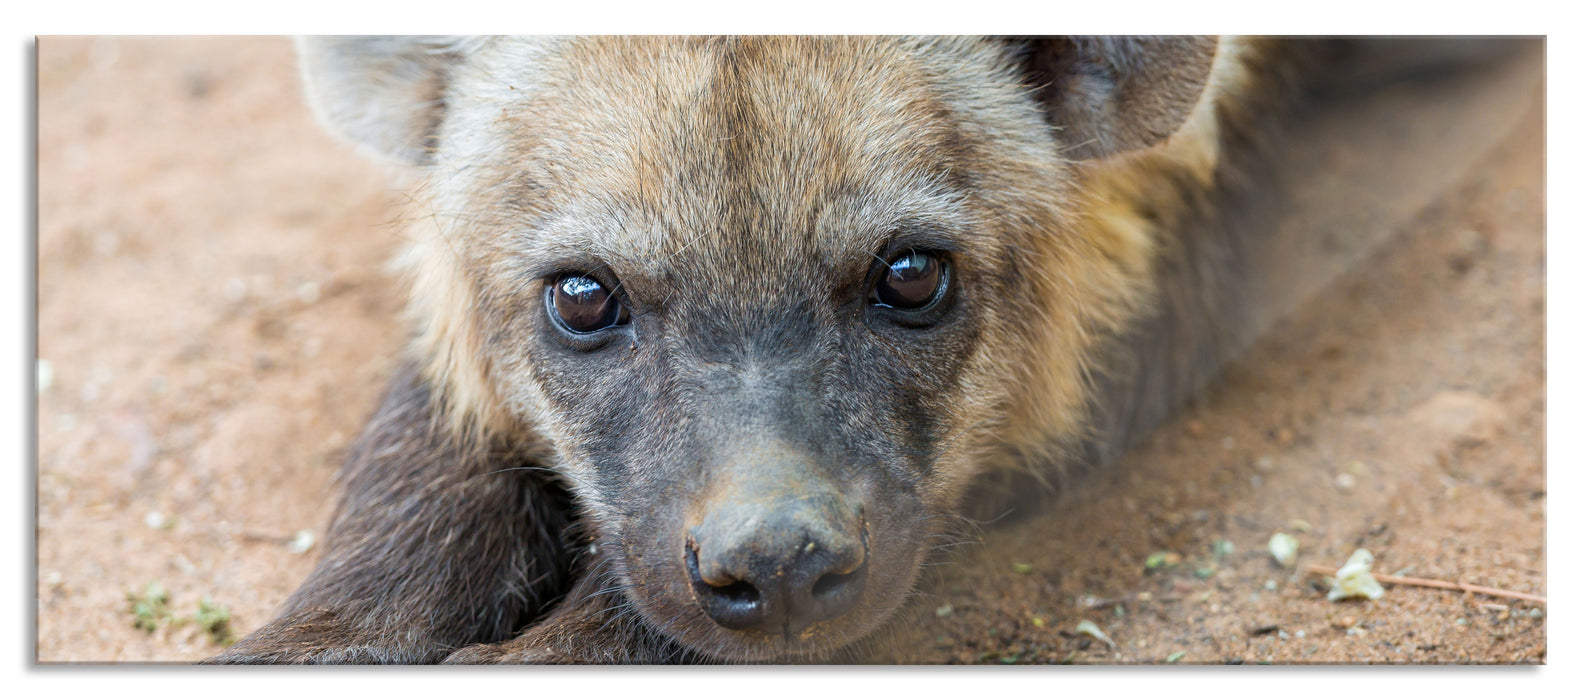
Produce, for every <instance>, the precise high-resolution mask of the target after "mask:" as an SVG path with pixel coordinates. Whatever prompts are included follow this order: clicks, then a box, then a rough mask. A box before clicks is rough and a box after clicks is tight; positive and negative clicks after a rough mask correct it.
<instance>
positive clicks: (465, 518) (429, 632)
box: [210, 366, 571, 663]
mask: <svg viewBox="0 0 1582 700" xmlns="http://www.w3.org/2000/svg"><path fill="white" fill-rule="evenodd" d="M434 401H435V398H434V396H433V395H432V393H431V392H430V390H429V388H428V387H427V386H426V385H425V383H424V382H423V381H422V380H420V379H419V378H418V377H417V374H416V372H415V371H414V370H413V368H412V367H411V366H407V367H405V368H403V369H402V370H401V371H400V372H399V373H398V375H397V377H396V379H395V380H394V382H393V383H392V384H391V386H390V388H389V390H388V391H387V393H386V395H385V398H384V401H383V403H382V405H381V406H380V408H379V411H378V413H377V414H376V415H375V416H374V419H373V421H372V422H371V423H370V424H369V425H368V427H367V428H366V429H365V431H364V433H363V435H362V437H361V438H360V439H359V440H358V443H357V445H356V446H355V447H354V448H353V451H352V454H351V456H350V458H349V459H348V460H347V463H346V466H345V467H344V471H343V473H342V476H343V481H344V482H345V485H346V492H345V495H344V497H343V499H342V501H341V503H340V506H339V508H338V509H337V512H336V515H335V518H334V520H333V521H332V523H331V525H330V529H329V534H328V536H327V537H326V538H325V539H326V541H325V545H324V549H325V551H324V555H323V558H322V559H321V560H320V561H319V564H318V566H317V568H315V569H314V571H313V573H312V574H310V575H309V577H308V580H307V581H306V582H305V583H303V584H302V587H301V588H299V589H297V591H296V593H294V594H292V596H291V598H290V599H289V600H288V601H286V604H285V607H284V610H283V612H282V613H281V614H280V616H279V617H278V618H277V619H276V620H274V621H273V622H271V623H269V624H268V625H265V626H264V627H263V628H261V629H259V630H258V631H256V632H254V633H253V634H251V635H248V636H247V638H245V639H243V640H241V641H240V642H237V643H236V644H235V645H233V646H232V647H231V648H229V649H227V650H226V651H225V653H223V654H221V655H219V656H217V657H215V658H213V659H210V662H211V663H433V662H436V661H439V660H440V659H443V658H444V657H445V656H446V655H447V654H449V653H450V652H452V651H454V650H456V649H458V648H461V647H463V646H466V645H469V644H476V643H481V642H492V641H497V640H501V639H506V638H509V637H510V636H511V635H512V634H514V633H515V632H517V631H518V630H520V629H521V628H522V627H524V626H525V625H526V624H527V623H528V622H530V621H532V620H533V619H534V618H536V617H538V616H539V615H540V613H542V612H543V611H544V610H546V609H547V607H548V605H550V604H551V603H553V602H554V600H556V599H558V598H559V596H560V595H561V594H562V593H563V592H564V591H565V588H566V587H567V585H568V583H567V579H568V578H569V571H570V569H571V553H570V546H569V545H568V544H567V542H566V537H567V535H566V530H567V527H568V525H569V523H570V519H571V515H570V514H571V508H570V505H569V501H568V498H567V495H566V493H565V492H564V491H563V490H562V489H561V488H560V487H559V486H557V485H556V484H555V482H554V481H553V480H552V478H551V476H552V475H551V474H550V473H548V471H547V470H546V469H544V468H543V467H542V465H543V460H542V456H541V455H540V456H538V457H535V456H534V455H533V454H531V453H529V452H524V451H523V450H521V449H514V450H510V451H505V452H502V451H490V450H488V449H481V448H474V447H468V446H464V445H461V444H458V442H457V441H456V440H454V439H452V438H450V437H448V436H447V433H446V432H445V430H444V428H443V427H442V424H441V422H440V421H437V420H435V414H436V411H435V405H434Z"/></svg>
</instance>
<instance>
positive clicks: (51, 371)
mask: <svg viewBox="0 0 1582 700" xmlns="http://www.w3.org/2000/svg"><path fill="white" fill-rule="evenodd" d="M34 372H35V374H34V377H35V381H36V382H37V385H38V393H40V394H42V393H44V392H46V391H49V385H51V384H54V383H55V365H53V364H51V363H50V361H49V360H46V359H44V358H42V357H40V358H38V362H37V364H36V366H35V368H34Z"/></svg>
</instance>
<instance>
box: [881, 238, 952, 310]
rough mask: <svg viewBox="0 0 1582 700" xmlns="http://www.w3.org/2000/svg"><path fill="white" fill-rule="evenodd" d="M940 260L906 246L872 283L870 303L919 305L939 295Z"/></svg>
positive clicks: (910, 307) (940, 281)
mask: <svg viewBox="0 0 1582 700" xmlns="http://www.w3.org/2000/svg"><path fill="white" fill-rule="evenodd" d="M944 266H945V264H944V262H943V261H941V260H940V259H939V258H936V257H934V256H932V255H929V254H927V253H920V252H917V251H915V250H909V251H907V252H905V253H902V254H900V255H897V256H896V257H895V258H893V259H891V260H890V262H889V264H888V266H887V267H886V269H885V270H884V271H883V272H882V273H881V274H880V276H879V280H878V281H877V282H875V283H874V285H873V300H874V303H876V304H879V305H880V306H888V307H891V308H895V309H921V308H923V307H925V306H928V305H929V304H931V303H933V302H934V301H935V300H936V299H938V298H939V297H940V296H941V294H940V293H941V292H942V291H943V287H944V284H945V283H944V280H945V276H944Z"/></svg>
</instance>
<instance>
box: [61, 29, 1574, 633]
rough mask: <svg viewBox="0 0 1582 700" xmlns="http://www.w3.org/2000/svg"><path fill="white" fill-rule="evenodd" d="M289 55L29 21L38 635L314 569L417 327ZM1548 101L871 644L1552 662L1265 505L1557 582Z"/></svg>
mask: <svg viewBox="0 0 1582 700" xmlns="http://www.w3.org/2000/svg"><path fill="white" fill-rule="evenodd" d="M292 60H293V59H292V55H291V51H290V47H289V44H288V43H287V42H286V41H284V40H280V39H237V38H223V39H86V38H84V39H78V38H59V39H43V40H40V42H39V56H38V70H39V120H38V123H39V137H38V149H39V151H38V162H39V208H38V216H39V239H38V256H39V261H38V262H39V268H38V270H39V272H38V339H39V340H38V346H39V357H40V358H41V362H45V363H47V364H48V367H49V370H48V374H49V375H50V376H49V380H48V383H47V385H45V384H44V383H43V382H42V381H41V383H40V392H39V396H38V460H39V462H38V474H37V489H38V492H37V498H38V502H37V516H38V520H37V531H36V532H37V556H38V568H37V586H38V617H37V658H38V659H39V660H40V661H46V662H49V661H186V660H195V659H199V658H202V657H205V656H208V655H210V654H213V653H215V652H217V651H218V650H219V649H220V646H219V645H218V644H217V643H216V642H215V641H214V639H213V638H212V637H211V635H209V634H207V633H205V632H204V631H203V630H201V629H199V628H198V626H197V625H195V624H192V623H187V622H182V621H180V620H179V618H190V617H192V616H193V615H194V614H195V612H196V610H197V607H198V604H199V601H200V600H202V599H204V598H209V599H212V600H213V601H214V602H215V603H218V604H220V605H223V606H225V607H226V608H228V609H229V610H230V612H231V614H232V626H233V628H234V631H235V633H236V634H238V635H240V634H245V633H246V632H248V631H250V630H252V629H254V628H256V627H257V626H258V625H260V624H262V623H263V622H265V621H266V620H267V619H268V618H269V616H270V614H271V611H272V610H273V609H274V608H275V607H276V606H277V605H279V604H280V603H281V602H282V601H283V600H284V599H285V598H286V596H287V595H288V594H289V593H290V592H291V590H292V589H293V587H294V586H295V585H296V584H297V583H299V582H300V581H301V580H302V578H303V577H304V576H305V575H306V574H307V572H308V569H309V568H310V566H311V564H312V561H313V558H314V556H315V554H316V550H315V549H313V548H310V549H308V550H307V551H306V552H305V553H297V552H295V551H293V547H292V544H291V543H292V540H293V538H294V537H295V535H296V533H298V532H300V531H304V530H305V531H308V532H310V533H312V534H314V535H321V534H322V530H323V527H324V524H325V522H326V521H327V519H328V516H329V513H330V510H331V508H332V507H333V502H334V498H335V493H334V488H333V484H332V482H331V475H332V473H333V470H334V467H335V465H336V464H337V463H338V461H339V459H340V458H341V455H342V452H343V450H344V448H345V446H346V443H347V441H348V440H349V438H350V437H351V436H353V435H354V434H355V433H356V431H357V430H358V429H359V427H360V425H361V422H362V421H363V420H364V419H365V418H366V416H367V414H368V413H369V412H370V411H371V409H372V408H373V402H374V400H375V398H376V395H377V392H378V390H379V389H380V387H381V382H382V381H383V380H384V379H385V377H386V376H387V374H388V373H389V372H390V371H391V370H392V369H393V364H394V358H395V357H396V356H397V355H398V353H399V349H400V347H401V344H402V342H403V338H404V332H405V331H404V327H403V324H402V322H401V320H400V310H401V304H400V289H399V286H398V285H397V284H396V283H395V281H394V280H393V279H392V278H391V277H390V276H389V275H388V274H387V273H386V272H385V263H386V261H387V260H388V259H389V258H390V257H391V256H392V255H393V253H394V252H395V251H396V250H397V248H398V247H399V245H400V242H401V241H400V235H399V230H400V227H399V222H398V221H396V219H397V217H398V216H399V214H398V213H397V212H398V211H399V205H400V201H401V197H400V194H399V192H398V190H396V189H395V188H394V186H393V185H392V184H390V183H391V180H390V179H389V178H388V173H385V172H381V170H380V168H379V167H378V166H375V165H373V164H370V163H368V162H366V161H365V160H363V159H362V158H360V157H358V155H357V154H355V153H354V152H352V150H351V149H349V148H346V147H345V146H343V145H342V144H340V143H338V142H335V141H333V140H332V139H330V138H329V137H328V136H326V135H324V134H323V133H322V132H321V130H319V129H318V127H316V126H315V125H314V124H313V122H312V119H311V117H310V115H309V113H308V111H307V109H306V108H305V107H304V105H303V103H302V99H301V97H300V93H299V90H298V87H297V84H296V73H295V69H294V66H293V63H292ZM1540 107H1541V103H1539V102H1528V103H1522V104H1521V105H1520V109H1519V110H1518V111H1519V112H1521V113H1524V114H1526V115H1527V116H1525V117H1521V118H1520V119H1519V120H1518V121H1517V122H1516V127H1515V128H1514V129H1513V130H1512V131H1511V132H1510V135H1509V136H1508V137H1502V138H1501V139H1499V140H1498V145H1497V147H1495V148H1493V149H1492V150H1490V151H1488V152H1487V153H1485V154H1482V155H1479V156H1478V157H1477V160H1476V163H1478V165H1477V167H1474V168H1470V169H1469V170H1468V172H1469V173H1470V174H1469V175H1467V176H1465V177H1461V178H1459V179H1458V180H1457V182H1456V183H1455V184H1454V186H1453V187H1450V188H1448V189H1443V190H1440V191H1436V192H1435V193H1434V194H1433V196H1432V197H1427V198H1425V199H1424V203H1425V204H1427V203H1429V202H1432V204H1428V206H1427V207H1426V209H1421V210H1417V209H1414V212H1413V214H1412V216H1410V217H1407V218H1406V219H1404V220H1402V221H1401V222H1399V224H1398V227H1399V229H1400V231H1399V233H1398V234H1397V235H1395V236H1393V238H1392V239H1391V240H1390V242H1388V243H1386V244H1385V245H1383V246H1382V247H1379V248H1378V249H1376V250H1373V251H1372V252H1371V253H1369V254H1368V255H1367V257H1366V258H1365V259H1364V260H1363V262H1362V263H1361V264H1360V265H1357V266H1355V267H1354V268H1353V269H1351V270H1350V271H1349V272H1347V273H1346V274H1344V275H1342V276H1340V277H1339V278H1337V279H1335V280H1333V281H1332V282H1328V283H1326V284H1325V285H1323V286H1322V288H1321V290H1320V291H1319V293H1318V294H1317V295H1316V296H1315V297H1314V300H1313V301H1311V302H1309V303H1306V304H1302V305H1301V306H1299V307H1298V308H1297V310H1296V311H1295V312H1294V313H1292V314H1290V315H1289V316H1287V317H1285V318H1283V319H1282V320H1280V321H1279V322H1278V323H1276V324H1275V325H1274V326H1273V328H1272V330H1271V331H1270V332H1269V333H1267V334H1266V335H1265V337H1264V338H1263V340H1261V341H1260V342H1259V343H1258V344H1257V345H1256V346H1254V347H1253V348H1252V350H1251V351H1249V352H1248V353H1247V355H1246V356H1245V357H1244V358H1242V359H1241V360H1240V361H1238V362H1237V363H1236V364H1235V365H1234V366H1232V367H1231V368H1230V369H1229V370H1228V371H1227V373H1226V376H1225V377H1224V380H1223V381H1222V382H1221V383H1219V384H1218V385H1217V386H1216V387H1215V388H1214V389H1213V390H1211V391H1210V392H1209V393H1208V394H1207V395H1206V396H1205V397H1203V399H1202V400H1200V401H1198V402H1197V403H1196V404H1195V405H1194V406H1192V407H1190V408H1189V409H1187V410H1186V411H1184V412H1183V413H1182V414H1181V415H1180V416H1178V417H1177V419H1176V420H1174V421H1172V422H1171V423H1169V424H1167V425H1166V426H1164V427H1163V428H1162V429H1161V430H1160V431H1158V432H1157V433H1156V434H1155V435H1153V436H1152V437H1151V438H1150V439H1149V440H1147V441H1146V442H1145V444H1143V445H1142V446H1141V447H1140V448H1139V449H1137V450H1135V451H1134V452H1133V453H1131V454H1130V455H1128V456H1127V457H1126V458H1125V459H1124V460H1123V461H1122V463H1121V464H1119V465H1116V467H1115V468H1113V469H1109V470H1105V471H1103V472H1101V473H1096V474H1092V475H1089V476H1088V477H1086V478H1082V479H1077V480H1074V481H1073V482H1072V486H1071V487H1070V488H1069V489H1068V491H1067V492H1066V493H1065V494H1064V495H1063V497H1062V498H1061V499H1060V500H1058V501H1056V502H1055V506H1054V507H1051V508H1050V509H1049V510H1048V512H1046V513H1044V514H1041V515H1039V516H1036V517H1030V518H1026V519H1023V520H1021V521H1018V522H1013V523H1003V524H996V525H994V526H990V527H986V528H985V529H984V531H983V533H982V535H981V537H980V538H979V539H978V544H977V545H976V546H966V547H962V548H959V549H958V550H957V552H956V553H955V554H954V555H953V556H952V557H951V561H949V562H948V563H947V565H945V566H940V567H935V568H933V569H931V571H933V572H935V573H934V574H933V575H931V577H930V580H929V582H928V583H927V584H926V585H925V587H924V592H923V594H922V595H921V596H919V600H918V601H917V602H916V603H915V604H914V605H912V606H911V607H910V608H909V612H907V613H906V614H905V615H904V616H903V619H902V620H901V621H900V622H899V623H898V624H897V625H896V626H895V631H893V632H892V633H891V634H890V635H888V636H887V637H885V638H884V639H887V640H888V641H889V643H888V644H882V643H881V644H880V645H879V646H881V647H883V648H882V649H881V650H880V651H878V652H875V653H874V654H873V656H872V659H873V660H880V661H899V662H909V663H954V662H966V663H1017V664H1023V663H1039V664H1045V663H1160V662H1169V661H1174V662H1176V663H1264V662H1272V663H1403V662H1430V663H1542V662H1544V661H1545V658H1546V656H1545V654H1546V629H1547V627H1546V624H1547V617H1546V616H1545V612H1546V609H1545V606H1543V605H1536V604H1529V603H1524V602H1517V601H1511V600H1502V599H1496V598H1490V597H1485V596H1478V595H1470V594H1464V593H1458V592H1448V591H1437V590H1429V589H1421V588H1414V587H1406V586H1387V592H1386V594H1385V596H1384V597H1383V598H1382V599H1380V600H1378V601H1372V602H1343V603H1331V602H1329V601H1327V600H1326V599H1325V597H1324V595H1323V590H1324V589H1323V587H1322V585H1321V584H1319V583H1317V582H1316V579H1314V578H1312V577H1309V576H1306V575H1303V574H1302V573H1299V572H1298V571H1296V570H1291V569H1282V568H1280V567H1279V566H1277V565H1276V564H1274V563H1273V562H1272V561H1271V559H1270V557H1269V555H1268V553H1267V551H1266V543H1267V541H1268V539H1269V537H1270V535H1272V534H1273V533H1275V532H1277V531H1284V532H1287V533H1290V534H1293V535H1295V536H1297V537H1298V538H1299V540H1300V542H1301V558H1300V561H1299V563H1298V567H1299V568H1300V567H1302V566H1306V565H1308V564H1319V565H1325V566H1330V567H1334V566H1338V565H1340V564H1341V563H1342V562H1343V561H1344V560H1345V559H1346V557H1347V556H1348V555H1349V554H1350V553H1351V552H1352V550H1354V549H1356V548H1358V547H1366V548H1368V549H1370V550H1371V551H1372V552H1373V553H1374V554H1375V555H1376V557H1377V563H1376V564H1375V566H1374V570H1375V571H1378V572H1382V573H1390V572H1397V571H1403V570H1404V571H1405V572H1407V575H1411V576H1417V577H1424V578H1435V579H1444V580H1450V581H1463V582H1468V583H1475V584H1480V585H1487V586H1496V587H1500V588H1507V589H1512V590H1517V591H1524V592H1529V593H1537V594H1543V593H1545V592H1546V579H1545V572H1546V569H1545V541H1544V535H1545V531H1544V524H1545V508H1546V505H1547V494H1546V490H1545V488H1546V487H1545V474H1544V470H1545V464H1544V438H1545V435H1544V415H1545V385H1544V366H1545V365H1544V323H1545V297H1544V253H1545V247H1544V211H1545V204H1544V180H1543V157H1544V132H1543V126H1544V125H1543V121H1542V111H1541V109H1540ZM41 372H42V370H41ZM1220 541H1223V542H1226V543H1229V545H1230V547H1231V549H1230V550H1229V551H1228V552H1227V551H1226V550H1225V549H1224V546H1223V545H1220V546H1219V548H1218V551H1219V554H1216V542H1220ZM299 544H300V542H299ZM1158 552H1168V553H1172V554H1173V555H1174V556H1176V557H1179V562H1178V563H1176V564H1175V565H1173V566H1161V567H1158V568H1155V569H1153V570H1149V569H1148V568H1147V567H1146V565H1145V562H1146V561H1147V560H1148V559H1149V557H1150V555H1152V554H1155V553H1158ZM151 582H158V583H159V584H161V585H162V586H163V587H164V588H165V589H166V590H168V591H169V596H170V603H171V608H172V610H171V612H172V615H173V617H175V618H178V621H177V622H175V623H170V622H165V623H162V624H159V625H158V626H157V628H156V629H155V631H153V632H151V633H150V632H145V631H142V630H138V629H135V628H134V626H133V622H134V616H133V615H132V613H131V612H130V610H129V604H128V599H127V596H128V594H129V593H131V592H137V591H141V590H143V589H144V587H145V586H146V585H147V584H149V583H151ZM1095 601H1098V604H1095ZM1084 619H1086V620H1089V621H1092V622H1094V623H1096V624H1097V625H1098V626H1099V627H1100V628H1102V629H1103V630H1104V631H1105V632H1106V633H1107V634H1108V636H1109V637H1110V638H1111V639H1112V640H1113V641H1114V642H1115V646H1114V647H1111V646H1109V645H1107V644H1106V643H1104V642H1101V641H1096V640H1093V639H1091V638H1089V637H1086V636H1081V635H1077V634H1075V633H1074V631H1075V628H1076V625H1077V624H1078V622H1079V621H1081V620H1084Z"/></svg>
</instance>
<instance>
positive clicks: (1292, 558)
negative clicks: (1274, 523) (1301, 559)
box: [1269, 532, 1301, 569]
mask: <svg viewBox="0 0 1582 700" xmlns="http://www.w3.org/2000/svg"><path fill="white" fill-rule="evenodd" d="M1300 547H1301V545H1300V543H1298V542H1297V541H1296V538H1295V537H1292V536H1290V535H1287V534H1285V533H1283V532H1276V533H1274V536H1273V537H1270V538H1269V555H1270V556H1272V557H1274V560H1275V561H1276V562H1279V563H1280V566H1283V567H1285V568H1287V569H1289V568H1291V567H1292V566H1295V565H1296V553H1297V550H1298V549H1300Z"/></svg>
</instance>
